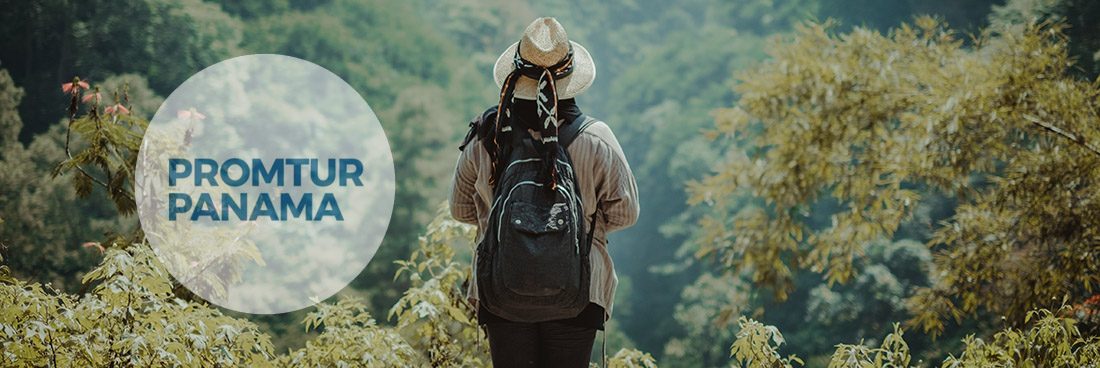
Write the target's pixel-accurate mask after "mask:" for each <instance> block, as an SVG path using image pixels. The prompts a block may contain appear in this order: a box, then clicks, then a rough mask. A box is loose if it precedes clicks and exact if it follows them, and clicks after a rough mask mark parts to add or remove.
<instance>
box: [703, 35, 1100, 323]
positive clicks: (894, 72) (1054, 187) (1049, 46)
mask: <svg viewBox="0 0 1100 368" xmlns="http://www.w3.org/2000/svg"><path fill="white" fill-rule="evenodd" d="M915 24H916V27H915V28H914V27H912V26H909V25H902V26H901V27H899V28H897V29H895V30H893V31H892V32H891V33H890V34H889V35H885V36H884V35H881V34H879V33H877V32H873V31H869V30H866V29H861V28H857V29H856V30H854V31H852V32H851V33H848V34H843V35H836V34H834V33H832V32H830V30H829V29H830V26H829V25H828V24H811V25H806V26H802V27H800V29H799V31H798V32H797V34H796V35H795V36H794V37H793V38H792V39H791V40H789V42H788V43H786V44H785V45H784V46H782V47H778V48H776V49H775V50H773V51H772V53H771V54H772V60H770V61H768V62H766V63H764V64H763V65H761V66H760V67H758V68H754V69H752V70H750V71H747V72H746V73H743V74H742V75H741V78H740V79H741V82H740V84H739V85H738V86H737V87H736V90H737V92H738V93H740V94H741V99H740V100H739V101H738V104H737V106H736V107H734V108H730V109H725V110H723V111H722V112H721V113H719V115H718V117H717V119H716V125H715V129H714V130H713V131H712V132H710V133H709V134H708V135H709V136H710V137H711V138H713V139H718V140H720V141H721V142H724V143H727V144H743V145H744V147H746V150H745V151H743V152H731V153H730V155H729V157H728V158H727V159H726V160H725V161H724V162H723V163H722V164H721V165H719V167H718V168H717V170H716V172H715V173H714V174H713V175H710V176H708V177H706V178H704V179H703V180H701V181H699V182H695V183H693V184H692V185H691V188H690V190H691V193H692V203H694V204H695V205H697V206H705V207H708V208H710V209H711V210H712V212H711V213H710V214H709V215H708V216H706V217H705V218H704V219H703V220H702V221H701V222H700V225H701V226H702V227H703V229H704V232H703V234H704V235H703V236H702V240H703V241H702V244H703V246H704V252H707V254H710V255H712V256H714V257H715V258H716V259H718V260H719V261H720V262H721V263H722V264H723V265H725V266H726V267H729V268H731V269H734V270H746V271H748V272H749V273H750V274H751V275H752V279H753V281H754V282H756V283H759V284H762V285H770V286H772V287H774V289H773V290H774V293H775V294H776V296H777V297H779V298H783V297H785V296H786V295H787V293H789V292H790V291H791V287H792V285H793V283H792V280H793V275H794V272H795V271H796V270H798V269H801V268H809V269H811V270H813V271H816V272H823V273H824V274H825V276H826V277H827V280H828V281H829V282H830V283H835V282H845V281H847V280H849V279H850V278H851V277H852V276H853V267H852V264H853V261H854V260H856V259H858V258H862V257H864V255H863V252H862V249H863V247H864V245H865V244H867V243H869V242H872V241H876V240H877V239H881V238H890V237H891V236H893V234H894V233H895V231H896V230H897V229H898V227H899V226H900V225H901V224H902V223H903V222H904V221H905V220H906V219H907V218H908V217H909V216H910V215H911V213H912V210H913V208H914V206H915V205H916V203H917V202H918V201H919V200H920V198H921V194H922V192H924V191H918V190H916V189H915V188H917V187H918V186H925V187H926V188H927V189H926V191H927V192H942V193H945V194H947V195H950V196H954V197H955V198H957V199H958V200H959V201H960V205H959V207H958V208H957V212H956V213H955V214H954V216H953V217H952V218H951V219H950V220H949V221H948V222H947V223H945V224H943V225H942V226H939V227H938V228H936V229H935V235H934V237H933V239H932V240H931V241H930V245H931V246H933V247H934V249H935V250H936V252H935V254H936V256H935V265H936V271H935V272H934V273H933V274H932V278H933V286H932V287H929V288H923V289H921V290H920V291H919V292H918V293H917V295H915V296H914V297H913V298H911V299H910V300H909V309H910V311H911V312H912V313H915V316H914V318H913V319H912V320H911V322H912V323H915V324H917V325H920V326H922V327H923V328H924V329H926V330H929V331H933V332H936V331H940V330H942V329H943V323H942V322H943V321H944V320H946V319H956V320H957V319H960V318H962V317H963V316H965V315H971V314H974V313H976V312H977V311H978V310H979V308H982V309H984V310H987V311H990V312H993V313H998V314H1003V315H1005V316H1007V317H1008V318H1009V319H1008V320H1009V321H1022V320H1023V316H1024V314H1026V313H1027V312H1028V311H1029V310H1032V309H1035V308H1041V307H1057V306H1058V303H1060V302H1061V301H1062V300H1063V298H1066V299H1068V300H1072V301H1079V300H1082V299H1084V298H1085V297H1088V296H1090V295H1092V294H1093V293H1094V290H1093V286H1094V285H1096V284H1097V282H1098V281H1100V268H1098V267H1100V265H1098V264H1097V263H1096V262H1093V259H1095V256H1094V254H1095V253H1096V252H1097V250H1098V248H1100V242H1097V240H1096V239H1097V234H1098V232H1100V223H1098V221H1100V202H1098V201H1097V195H1100V191H1097V190H1096V185H1097V184H1096V180H1097V178H1100V151H1098V150H1097V148H1096V147H1097V144H1100V143H1098V142H1100V130H1098V129H1097V126H1098V125H1097V121H1098V111H1100V110H1098V106H1097V99H1096V96H1097V94H1098V93H1100V91H1098V85H1097V84H1096V83H1090V82H1086V81H1081V80H1078V79H1075V78H1074V77H1072V76H1068V75H1067V74H1066V69H1067V68H1068V67H1069V66H1070V65H1072V63H1071V61H1070V60H1069V59H1068V57H1067V53H1066V40H1065V37H1064V35H1063V34H1062V33H1061V30H1062V28H1061V26H1059V25H1057V24H1039V25H1028V26H1025V27H1012V28H1002V29H997V30H996V31H993V30H991V31H987V32H984V33H983V34H982V35H981V36H980V37H979V38H978V40H977V41H975V46H974V47H973V48H964V47H963V46H962V42H961V41H960V40H959V39H958V38H957V37H955V36H954V34H953V33H952V32H951V31H950V30H948V29H946V28H945V27H943V26H942V25H941V24H940V23H939V22H937V21H936V20H935V19H933V18H927V17H925V18H919V19H918V20H917V21H916V23H915ZM749 76H751V78H750V77H749ZM739 193H744V194H748V195H751V197H752V198H753V203H754V205H753V206H751V207H749V208H745V209H742V210H740V211H736V212H733V213H731V207H729V206H730V204H731V202H732V201H734V200H732V199H731V198H738V194H739ZM824 201H836V202H838V203H840V204H841V207H840V208H839V209H838V210H836V211H835V212H832V213H829V214H828V215H829V216H830V218H831V223H829V224H825V225H823V226H821V227H818V228H815V227H811V226H808V225H807V223H806V219H807V218H808V217H810V216H811V214H810V213H809V210H810V209H811V208H813V207H812V206H813V205H814V204H816V203H821V202H824ZM820 215H821V214H815V216H820Z"/></svg>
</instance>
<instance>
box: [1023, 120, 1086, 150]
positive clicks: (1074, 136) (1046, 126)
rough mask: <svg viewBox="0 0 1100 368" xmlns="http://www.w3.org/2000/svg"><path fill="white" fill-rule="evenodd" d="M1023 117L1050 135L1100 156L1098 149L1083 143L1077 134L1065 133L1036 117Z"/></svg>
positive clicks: (1083, 139)
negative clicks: (1059, 137) (1066, 140)
mask: <svg viewBox="0 0 1100 368" xmlns="http://www.w3.org/2000/svg"><path fill="white" fill-rule="evenodd" d="M1023 116H1024V119H1025V120H1027V121H1030V122H1031V123H1032V124H1035V125H1038V126H1040V127H1042V128H1043V129H1046V130H1047V131H1049V132H1051V133H1054V134H1057V135H1059V136H1061V137H1062V138H1065V139H1068V140H1069V141H1070V142H1073V143H1075V144H1077V145H1079V146H1081V147H1084V148H1085V149H1087V150H1089V151H1092V153H1094V154H1096V155H1097V156H1100V149H1098V148H1096V146H1093V145H1091V144H1089V142H1087V141H1085V138H1084V137H1082V136H1080V135H1077V134H1073V133H1072V132H1068V131H1066V130H1064V129H1062V128H1059V127H1056V126H1054V125H1053V124H1050V123H1047V122H1044V121H1042V120H1039V118H1037V117H1034V116H1031V115H1028V114H1024V115H1023Z"/></svg>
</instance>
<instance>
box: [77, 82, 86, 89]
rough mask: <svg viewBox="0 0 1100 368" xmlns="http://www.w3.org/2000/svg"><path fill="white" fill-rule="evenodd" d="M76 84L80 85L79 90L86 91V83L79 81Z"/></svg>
mask: <svg viewBox="0 0 1100 368" xmlns="http://www.w3.org/2000/svg"><path fill="white" fill-rule="evenodd" d="M76 84H79V85H80V88H83V89H88V82H85V81H79V82H76Z"/></svg>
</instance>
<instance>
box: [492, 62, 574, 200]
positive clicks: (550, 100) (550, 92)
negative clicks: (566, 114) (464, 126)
mask: <svg viewBox="0 0 1100 368" xmlns="http://www.w3.org/2000/svg"><path fill="white" fill-rule="evenodd" d="M521 42H522V41H521ZM519 49H520V47H519V45H518V44H517V45H516V54H515V56H513V57H512V65H513V66H515V70H513V71H512V72H511V73H509V74H508V77H507V78H505V79H504V84H503V85H502V86H501V88H500V102H499V103H498V104H497V106H498V108H497V117H496V121H495V122H494V134H493V138H492V139H490V140H489V142H486V143H488V145H487V147H486V151H488V152H489V158H490V161H491V162H492V165H493V173H494V175H493V176H492V177H491V178H490V179H489V184H490V185H492V184H495V183H496V178H497V177H499V176H500V175H501V174H503V173H502V172H499V171H498V170H501V169H502V167H501V166H502V165H499V162H500V159H501V157H502V156H503V155H504V151H503V148H504V147H503V145H501V144H500V142H502V141H503V142H510V141H511V134H512V133H513V129H512V126H513V124H512V121H513V118H512V107H513V106H512V105H513V104H515V96H514V95H513V94H514V93H515V90H516V82H518V81H519V78H520V77H528V78H531V79H534V80H537V81H538V95H537V96H535V103H536V113H537V116H538V119H539V121H541V122H542V123H541V126H540V128H539V135H541V136H542V146H543V147H542V148H543V157H542V162H543V166H544V167H546V170H547V171H546V177H547V180H548V181H549V182H550V185H549V188H550V189H552V190H555V189H557V185H558V170H557V165H556V160H557V152H558V124H557V122H558V91H557V88H556V86H555V85H554V83H555V82H554V81H556V80H558V79H562V78H565V77H568V76H569V75H570V74H572V73H573V45H569V53H568V54H566V55H565V57H564V58H562V59H561V61H559V62H558V63H557V64H554V65H551V66H549V67H543V66H539V65H535V64H533V63H531V62H530V61H527V60H525V59H524V58H523V57H521V56H520V54H519Z"/></svg>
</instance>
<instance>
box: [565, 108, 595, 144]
mask: <svg viewBox="0 0 1100 368" xmlns="http://www.w3.org/2000/svg"><path fill="white" fill-rule="evenodd" d="M597 121H599V120H596V119H595V118H593V117H591V116H588V115H581V116H579V117H577V119H576V120H574V121H573V122H571V123H569V124H565V126H564V127H562V130H561V131H559V132H558V142H561V144H562V147H569V144H571V143H573V140H575V139H577V137H578V136H580V135H581V132H583V131H584V129H585V128H588V126H589V125H592V124H593V123H595V122H597Z"/></svg>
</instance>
